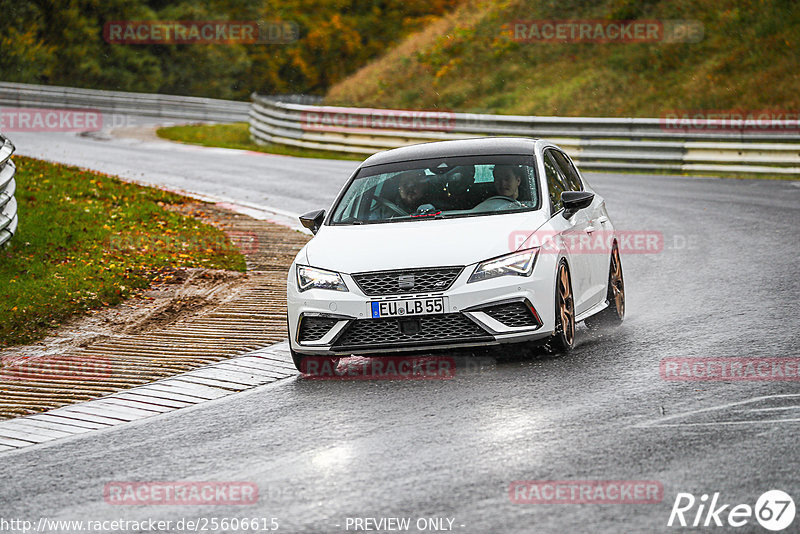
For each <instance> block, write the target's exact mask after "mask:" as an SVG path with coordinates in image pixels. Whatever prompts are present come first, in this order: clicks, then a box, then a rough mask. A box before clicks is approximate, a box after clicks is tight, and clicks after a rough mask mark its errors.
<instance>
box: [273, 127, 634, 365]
mask: <svg viewBox="0 0 800 534" xmlns="http://www.w3.org/2000/svg"><path fill="white" fill-rule="evenodd" d="M300 220H301V222H302V223H303V225H304V226H306V227H307V228H309V229H310V230H311V231H312V232H313V233H314V234H315V236H314V237H313V239H311V241H309V242H308V243H307V244H306V246H305V247H303V249H302V250H301V251H300V252H299V253H298V254H297V257H296V258H295V260H294V263H292V266H291V268H290V269H289V276H288V284H287V297H288V327H289V343H290V347H291V352H292V356H293V358H294V362H295V365H296V366H297V368H298V369H299V370H301V371H305V367H304V362H305V361H306V360H307V358H308V357H316V358H315V359H320V358H321V359H323V360H325V361H327V360H328V359H330V360H332V361H334V362H335V361H336V360H337V359H338V358H340V357H345V356H349V355H353V354H362V355H370V356H380V355H388V354H397V353H400V352H411V351H416V352H420V351H423V352H430V351H434V350H436V351H440V350H442V349H456V348H464V347H476V346H486V345H499V344H511V343H529V342H536V343H549V345H550V347H551V348H552V349H554V350H557V351H566V350H569V349H570V348H572V346H573V344H574V341H575V325H576V323H578V322H580V321H583V320H586V319H590V321H595V322H600V321H602V322H610V323H618V322H621V321H622V319H623V317H624V315H625V289H624V283H623V277H622V265H621V262H620V257H619V247H618V245H617V235H616V233H615V231H614V227H613V225H612V223H611V220H610V219H609V217H608V213H607V212H606V207H605V203H604V201H603V199H602V198H601V197H600V196H599V195H598V194H597V193H595V192H594V191H593V190H592V189H591V188H590V187H589V185H588V184H587V183H586V181H585V180H584V179H583V177H582V176H581V174H580V173H579V172H578V170H577V169H576V167H575V165H574V164H573V163H572V161H571V160H570V158H569V157H568V156H567V155H566V154H565V153H564V152H563V151H562V150H561V149H560V148H558V147H557V146H556V145H554V144H552V143H550V142H548V141H545V140H541V139H527V138H481V139H468V140H463V141H442V142H435V143H424V144H420V145H414V146H408V147H403V148H398V149H394V150H388V151H386V152H381V153H378V154H375V155H373V156H371V157H369V158H367V160H366V161H364V162H363V163H362V164H361V165H360V166H359V168H358V169H357V170H356V171H355V172H354V173H353V175H352V176H351V177H350V179H349V180H348V182H347V183H346V185H345V186H344V187H343V188H342V190H341V192H340V193H339V195H338V197H337V198H336V200H335V202H334V203H333V206H332V208H331V209H330V211H329V213H327V214H326V212H325V211H324V210H318V211H313V212H311V213H307V214H305V215H303V216H301V217H300Z"/></svg>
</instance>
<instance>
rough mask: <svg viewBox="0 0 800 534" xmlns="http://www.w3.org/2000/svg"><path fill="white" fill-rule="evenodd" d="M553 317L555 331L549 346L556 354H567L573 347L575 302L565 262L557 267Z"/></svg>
mask: <svg viewBox="0 0 800 534" xmlns="http://www.w3.org/2000/svg"><path fill="white" fill-rule="evenodd" d="M555 315H556V329H555V332H553V336H552V337H551V338H550V343H549V345H550V347H551V348H552V349H553V350H554V351H556V352H567V351H569V350H571V349H572V347H573V346H574V345H575V300H574V299H573V297H572V280H571V279H570V276H569V269H568V268H567V262H566V261H562V262H561V263H560V264H559V266H558V275H557V276H556V298H555Z"/></svg>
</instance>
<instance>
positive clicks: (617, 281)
mask: <svg viewBox="0 0 800 534" xmlns="http://www.w3.org/2000/svg"><path fill="white" fill-rule="evenodd" d="M608 285H609V294H608V296H609V305H610V304H611V299H612V298H613V301H614V307H615V308H616V312H617V318H618V320H619V321H622V319H624V318H625V280H624V279H623V278H622V262H621V261H620V259H619V248H617V246H616V244H615V245H614V250H612V251H611V273H610V275H609V281H608Z"/></svg>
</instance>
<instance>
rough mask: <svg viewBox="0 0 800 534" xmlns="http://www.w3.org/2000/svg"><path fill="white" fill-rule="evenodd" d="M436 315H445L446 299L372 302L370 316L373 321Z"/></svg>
mask: <svg viewBox="0 0 800 534" xmlns="http://www.w3.org/2000/svg"><path fill="white" fill-rule="evenodd" d="M434 313H444V297H434V298H428V299H403V300H380V301H372V302H370V315H371V316H372V318H373V319H377V318H379V317H405V316H406V315H431V314H434Z"/></svg>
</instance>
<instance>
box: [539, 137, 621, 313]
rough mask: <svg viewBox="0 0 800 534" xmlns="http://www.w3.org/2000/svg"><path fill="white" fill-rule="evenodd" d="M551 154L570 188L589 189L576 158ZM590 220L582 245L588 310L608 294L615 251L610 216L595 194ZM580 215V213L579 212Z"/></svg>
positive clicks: (586, 211) (587, 215) (587, 213)
mask: <svg viewBox="0 0 800 534" xmlns="http://www.w3.org/2000/svg"><path fill="white" fill-rule="evenodd" d="M551 155H552V156H553V159H554V160H555V162H556V163H557V164H558V167H559V169H560V170H561V172H562V174H563V175H564V176H565V177H566V179H567V181H568V184H569V188H570V191H583V190H584V189H585V187H584V183H583V180H582V179H581V176H580V173H578V169H577V168H575V164H574V163H573V162H572V160H571V159H570V158H569V156H567V155H566V154H565V153H564V152H562V151H561V150H552V151H551ZM581 212H583V215H584V217H585V218H586V220H587V224H586V226H585V228H584V231H585V232H586V238H587V240H586V241H585V245H584V246H582V247H581V250H580V252H581V255H582V256H585V260H586V261H585V263H586V266H587V268H588V272H587V278H588V289H587V292H586V295H585V297H586V301H587V309H588V308H591V307H593V306H596V305H597V304H600V303H601V302H603V301H604V300H605V297H606V284H607V283H608V266H609V263H608V262H609V255H610V253H611V250H610V248H609V247H608V246H606V244H607V240H608V239H609V238H610V235H609V232H607V230H606V227H607V223H608V217H607V216H606V214H605V207H604V201H603V198H602V197H601V196H600V195H598V194H597V193H595V195H594V199H593V200H592V204H591V205H590V206H589V207H588V208H586V209H583V210H581ZM576 216H577V214H576Z"/></svg>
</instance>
